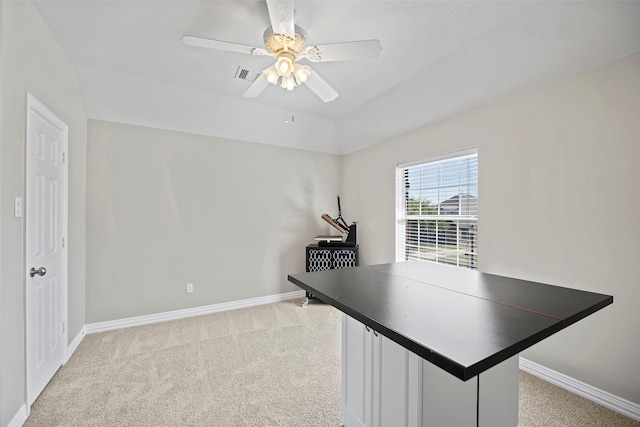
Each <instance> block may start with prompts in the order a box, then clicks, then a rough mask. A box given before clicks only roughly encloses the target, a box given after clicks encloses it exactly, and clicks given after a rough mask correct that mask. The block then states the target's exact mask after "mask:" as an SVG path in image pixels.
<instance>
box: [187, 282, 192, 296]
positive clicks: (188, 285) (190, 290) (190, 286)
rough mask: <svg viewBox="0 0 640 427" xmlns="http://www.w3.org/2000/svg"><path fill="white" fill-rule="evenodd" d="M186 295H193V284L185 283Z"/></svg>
mask: <svg viewBox="0 0 640 427" xmlns="http://www.w3.org/2000/svg"><path fill="white" fill-rule="evenodd" d="M187 293H188V294H190V293H193V283H187Z"/></svg>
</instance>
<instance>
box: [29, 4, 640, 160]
mask: <svg viewBox="0 0 640 427" xmlns="http://www.w3.org/2000/svg"><path fill="white" fill-rule="evenodd" d="M34 4H35V6H36V8H37V10H38V11H39V12H40V14H41V16H42V18H43V19H44V21H45V22H46V24H47V25H48V26H49V28H50V29H51V32H52V33H53V35H54V36H55V38H56V39H57V40H58V42H59V44H60V45H61V46H62V49H64V51H65V52H66V54H67V56H68V58H69V60H70V61H71V64H72V65H73V67H74V70H75V73H76V77H77V80H78V84H79V86H80V90H81V93H82V96H83V99H84V103H85V108H86V111H87V114H88V116H89V117H90V118H94V119H101V120H109V121H116V122H123V123H131V124H139V125H144V126H152V127H157V128H162V129H172V130H178V131H184V132H191V133H198V134H204V135H213V136H218V137H223V138H232V139H238V140H245V141H252V142H258V143H265V144H273V145H280V146H286V147H294V148H300V149H306V150H313V151H320V152H327V153H336V154H344V153H349V152H352V151H355V150H358V149H360V148H363V147H366V146H368V145H372V144H375V143H378V142H382V141H384V140H386V139H389V138H392V137H394V136H397V135H399V134H402V133H406V132H408V131H411V130H413V129H416V128H419V127H423V126H425V125H428V124H431V123H434V122H436V121H439V120H443V119H445V118H447V117H451V116H453V115H455V114H459V113H461V112H463V111H466V110H469V109H471V108H475V107H477V106H480V105H483V104H486V103H487V102H491V101H494V100H496V99H499V98H501V97H504V96H508V95H510V94H513V93H515V92H518V91H521V90H524V89H527V88H531V87H535V86H537V85H541V84H544V83H548V82H551V81H554V80H557V79H561V78H565V77H568V76H571V75H574V74H576V73H578V72H581V71H583V70H586V69H589V68H593V67H595V66H598V65H601V64H604V63H607V62H610V61H612V60H614V59H617V58H620V57H622V56H626V55H629V54H631V53H634V52H638V51H640V1H605V2H598V1H588V2H587V1H571V2H569V1H542V2H528V1H497V2H494V1H469V2H467V1H416V0H414V1H403V0H393V1H380V0H376V1H366V0H359V1H358V0H345V1H327V0H321V1H303V0H298V1H297V2H296V3H295V9H296V23H297V25H299V26H301V27H302V28H304V29H305V30H306V32H307V34H308V35H309V39H310V40H309V41H310V43H312V44H326V43H336V42H341V41H353V40H363V39H373V38H376V39H379V40H380V41H381V43H382V47H383V51H382V53H381V55H380V58H379V59H376V60H369V61H349V62H328V63H313V64H311V67H312V68H313V70H315V71H317V72H318V74H319V75H320V76H322V77H323V78H324V79H325V80H326V81H327V82H328V83H329V84H330V85H331V86H333V87H334V88H335V89H336V90H337V92H338V93H339V94H340V95H339V97H338V98H337V99H336V100H335V101H333V102H330V103H323V102H322V101H321V100H320V99H318V98H317V97H316V96H315V95H314V94H313V93H312V92H311V91H310V90H309V89H308V88H307V87H305V86H302V87H299V88H296V89H295V90H294V91H293V92H292V93H291V92H287V91H285V90H284V89H281V88H280V87H278V86H271V85H270V86H269V87H267V89H266V90H265V91H264V92H263V93H262V95H260V96H259V97H258V98H255V99H248V98H244V97H242V94H243V92H244V91H245V90H246V89H247V87H248V86H249V85H250V82H249V81H246V80H241V79H236V78H235V77H234V76H235V74H236V70H237V69H238V67H242V68H245V69H248V70H250V71H253V72H256V73H259V72H261V71H262V70H263V69H265V68H266V67H267V66H269V65H271V63H272V62H273V59H272V58H270V57H253V56H250V55H244V54H241V53H232V52H223V51H217V50H210V49H203V48H196V47H190V46H186V45H184V44H183V43H182V42H181V40H180V39H181V37H182V36H183V35H185V34H189V35H194V36H200V37H207V38H212V39H217V40H224V41H229V42H236V43H241V44H245V45H252V46H258V47H262V46H263V44H262V33H263V32H264V30H265V28H266V27H267V26H268V25H269V17H268V13H267V8H266V4H265V2H264V1H238V0H236V1H211V0H210V1H188V0H174V1H122V0H119V1H116V0H112V1H95V0H84V1H69V0H64V1H52V0H44V1H34ZM291 114H293V115H294V116H295V120H294V122H293V123H291V122H290V123H285V120H284V118H285V116H290V115H291Z"/></svg>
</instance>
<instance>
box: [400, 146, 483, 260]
mask: <svg viewBox="0 0 640 427" xmlns="http://www.w3.org/2000/svg"><path fill="white" fill-rule="evenodd" d="M396 220H397V227H396V259H397V260H398V261H401V260H428V261H435V262H440V263H446V264H453V265H456V266H459V267H467V268H473V269H475V268H477V266H478V153H477V150H472V151H465V152H464V153H457V154H454V155H452V156H448V157H444V158H437V159H432V160H426V161H422V162H412V163H407V164H402V165H398V167H397V169H396Z"/></svg>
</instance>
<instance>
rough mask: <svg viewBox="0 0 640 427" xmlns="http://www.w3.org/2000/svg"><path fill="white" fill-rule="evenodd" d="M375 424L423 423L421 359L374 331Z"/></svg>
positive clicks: (410, 426) (408, 425)
mask: <svg viewBox="0 0 640 427" xmlns="http://www.w3.org/2000/svg"><path fill="white" fill-rule="evenodd" d="M374 336H375V338H374V344H373V353H374V354H373V367H374V371H373V397H374V398H373V411H374V413H373V426H375V427H385V426H406V427H418V426H421V425H422V424H421V423H422V416H421V414H422V398H421V395H422V358H420V357H419V356H417V355H415V354H414V353H412V352H410V351H409V350H407V349H406V348H404V347H402V346H400V345H399V344H396V343H395V342H393V341H391V340H390V339H388V338H386V337H384V336H382V335H380V334H378V333H374Z"/></svg>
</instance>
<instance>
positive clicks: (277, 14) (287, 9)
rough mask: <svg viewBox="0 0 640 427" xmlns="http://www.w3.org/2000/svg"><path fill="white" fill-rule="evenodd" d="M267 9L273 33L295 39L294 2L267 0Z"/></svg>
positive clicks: (288, 0) (289, 0)
mask: <svg viewBox="0 0 640 427" xmlns="http://www.w3.org/2000/svg"><path fill="white" fill-rule="evenodd" d="M267 9H269V19H271V28H272V29H273V33H274V34H284V35H285V36H287V37H291V38H294V37H295V35H296V32H295V28H294V16H293V0H267Z"/></svg>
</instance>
